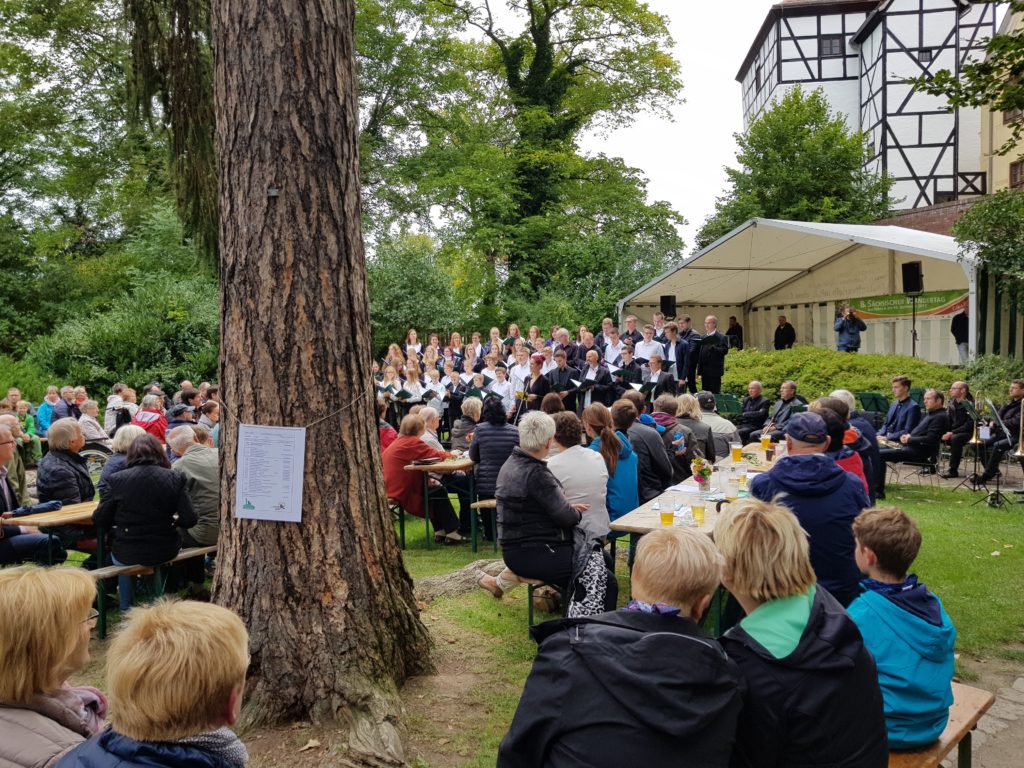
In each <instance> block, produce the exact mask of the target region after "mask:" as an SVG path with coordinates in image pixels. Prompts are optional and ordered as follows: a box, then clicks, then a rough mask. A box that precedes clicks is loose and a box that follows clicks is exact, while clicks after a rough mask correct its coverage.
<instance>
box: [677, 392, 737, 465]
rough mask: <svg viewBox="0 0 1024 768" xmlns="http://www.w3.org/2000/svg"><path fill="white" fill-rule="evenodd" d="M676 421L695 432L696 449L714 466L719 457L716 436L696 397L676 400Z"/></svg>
mask: <svg viewBox="0 0 1024 768" xmlns="http://www.w3.org/2000/svg"><path fill="white" fill-rule="evenodd" d="M676 421H678V422H679V423H680V424H682V425H683V426H684V427H686V428H688V429H689V430H690V431H691V432H693V437H694V440H695V445H694V448H696V450H697V451H699V452H700V454H701V455H702V456H703V457H704V458H705V459H707V460H708V461H709V462H711V463H712V464H714V463H715V458H716V457H717V456H718V451H717V448H716V447H715V434H714V432H712V431H711V427H709V426H708V425H707V424H705V423H704V416H703V414H702V413H701V410H700V403H698V402H697V398H696V397H694V396H693V395H690V394H685V395H680V396H679V397H677V398H676ZM726 455H728V454H726Z"/></svg>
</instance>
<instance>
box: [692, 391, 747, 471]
mask: <svg viewBox="0 0 1024 768" xmlns="http://www.w3.org/2000/svg"><path fill="white" fill-rule="evenodd" d="M696 397H697V405H699V406H700V420H701V422H702V423H704V424H707V425H708V426H709V427H711V437H712V439H713V440H714V441H715V456H728V455H729V446H730V444H731V443H738V442H740V433H739V431H737V429H736V425H735V424H733V423H732V422H731V421H729V420H728V419H727V418H725V417H723V416H719V415H718V412H717V411H716V410H715V396H714V394H713V393H711V392H708V391H707V390H701V391H700V392H698V393H697V395H696Z"/></svg>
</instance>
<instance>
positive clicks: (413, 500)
mask: <svg viewBox="0 0 1024 768" xmlns="http://www.w3.org/2000/svg"><path fill="white" fill-rule="evenodd" d="M425 431H426V424H425V423H424V421H423V417H422V416H420V415H418V414H409V415H408V416H406V417H405V418H403V419H402V423H401V424H400V425H399V428H398V439H396V440H395V441H394V442H393V443H391V445H389V446H388V447H387V448H386V449H385V451H384V486H385V488H386V490H387V494H388V498H389V499H396V500H397V501H398V502H399V503H400V504H401V505H402V509H404V510H405V511H406V512H408V513H409V514H412V515H416V516H417V517H422V516H423V476H422V474H421V473H419V472H407V471H406V470H405V466H406V465H407V464H411V463H412V462H414V461H421V460H423V459H447V458H448V454H447V453H446V452H445V451H439V450H437V449H436V448H431V447H430V446H429V445H427V444H426V443H425V442H423V441H422V440H421V439H420V437H421V436H422V435H423V433H424V432H425ZM429 500H430V521H431V522H432V523H433V524H434V541H437V542H444V543H445V544H460V543H462V537H461V536H460V535H459V518H458V516H456V514H455V509H454V508H453V507H452V502H451V500H450V499H449V498H448V491H447V490H446V489H445V488H444V486H442V485H441V484H440V483H437V482H435V481H434V480H431V481H430V495H429Z"/></svg>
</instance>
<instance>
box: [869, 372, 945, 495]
mask: <svg viewBox="0 0 1024 768" xmlns="http://www.w3.org/2000/svg"><path fill="white" fill-rule="evenodd" d="M945 399H946V398H945V397H944V396H943V394H942V393H941V392H939V390H937V389H928V390H925V393H924V407H925V411H926V413H925V415H924V417H922V418H921V420H920V421H919V422H918V423H917V425H916V426H915V427H914V428H913V429H912V430H910V432H908V433H906V434H904V435H902V436H900V443H901V444H902V446H903V447H902V448H882V449H881V450H880V451H879V452H878V453H879V455H880V456H881V458H882V460H881V461H880V462H879V463H878V464H879V466H878V467H877V468H876V470H875V472H876V476H875V489H876V491H877V498H879V499H884V498H885V464H886V462H889V461H893V462H900V461H922V462H923V461H931V460H933V459H935V458H938V455H939V446H940V444H941V443H942V436H943V435H944V434H946V433H947V432H948V431H949V415H948V414H947V413H946V407H945V402H944V401H945Z"/></svg>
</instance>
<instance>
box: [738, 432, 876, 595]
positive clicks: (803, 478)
mask: <svg viewBox="0 0 1024 768" xmlns="http://www.w3.org/2000/svg"><path fill="white" fill-rule="evenodd" d="M828 443H829V437H828V432H827V429H826V427H825V421H824V419H822V418H821V416H819V415H818V414H816V413H797V414H794V415H793V417H792V418H791V419H790V420H789V422H788V423H787V424H786V447H787V455H786V456H783V457H782V458H781V459H778V460H777V461H776V462H775V466H773V467H772V468H771V469H770V470H768V471H767V472H763V473H762V474H760V475H757V476H755V477H754V478H753V479H752V480H750V481H749V483H748V486H749V489H750V495H751V496H753V497H754V498H755V499H761V500H762V501H771V500H772V499H774V498H775V497H776V496H777V495H779V494H785V496H784V497H783V498H782V500H781V503H782V504H784V505H785V506H786V507H788V508H789V509H790V510H791V511H792V512H793V514H794V515H796V518H797V520H798V521H799V522H800V526H801V527H802V528H803V529H804V530H805V531H807V534H808V536H810V540H811V564H812V565H813V566H814V572H815V574H817V577H818V581H819V582H820V583H821V586H823V587H825V589H827V590H828V591H829V592H830V593H831V594H832V596H833V597H834V598H835V599H836V600H838V601H839V603H840V604H841V605H844V606H846V605H849V604H850V602H851V601H852V600H853V599H854V598H855V597H856V596H857V595H858V593H859V592H860V587H859V585H858V582H859V579H860V577H859V571H858V570H857V563H856V562H854V559H853V533H852V531H851V529H850V525H851V524H852V523H853V520H854V518H855V517H857V515H859V514H860V512H861V510H862V509H865V508H867V506H868V497H867V494H866V493H864V486H863V484H862V483H861V481H860V480H859V479H857V478H856V477H855V476H854V475H851V474H850V473H849V472H847V471H846V470H844V469H843V468H842V467H840V466H839V465H838V464H836V462H835V460H834V459H833V458H832V457H831V456H828V455H827V454H826V453H825V451H826V450H827V449H828Z"/></svg>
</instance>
